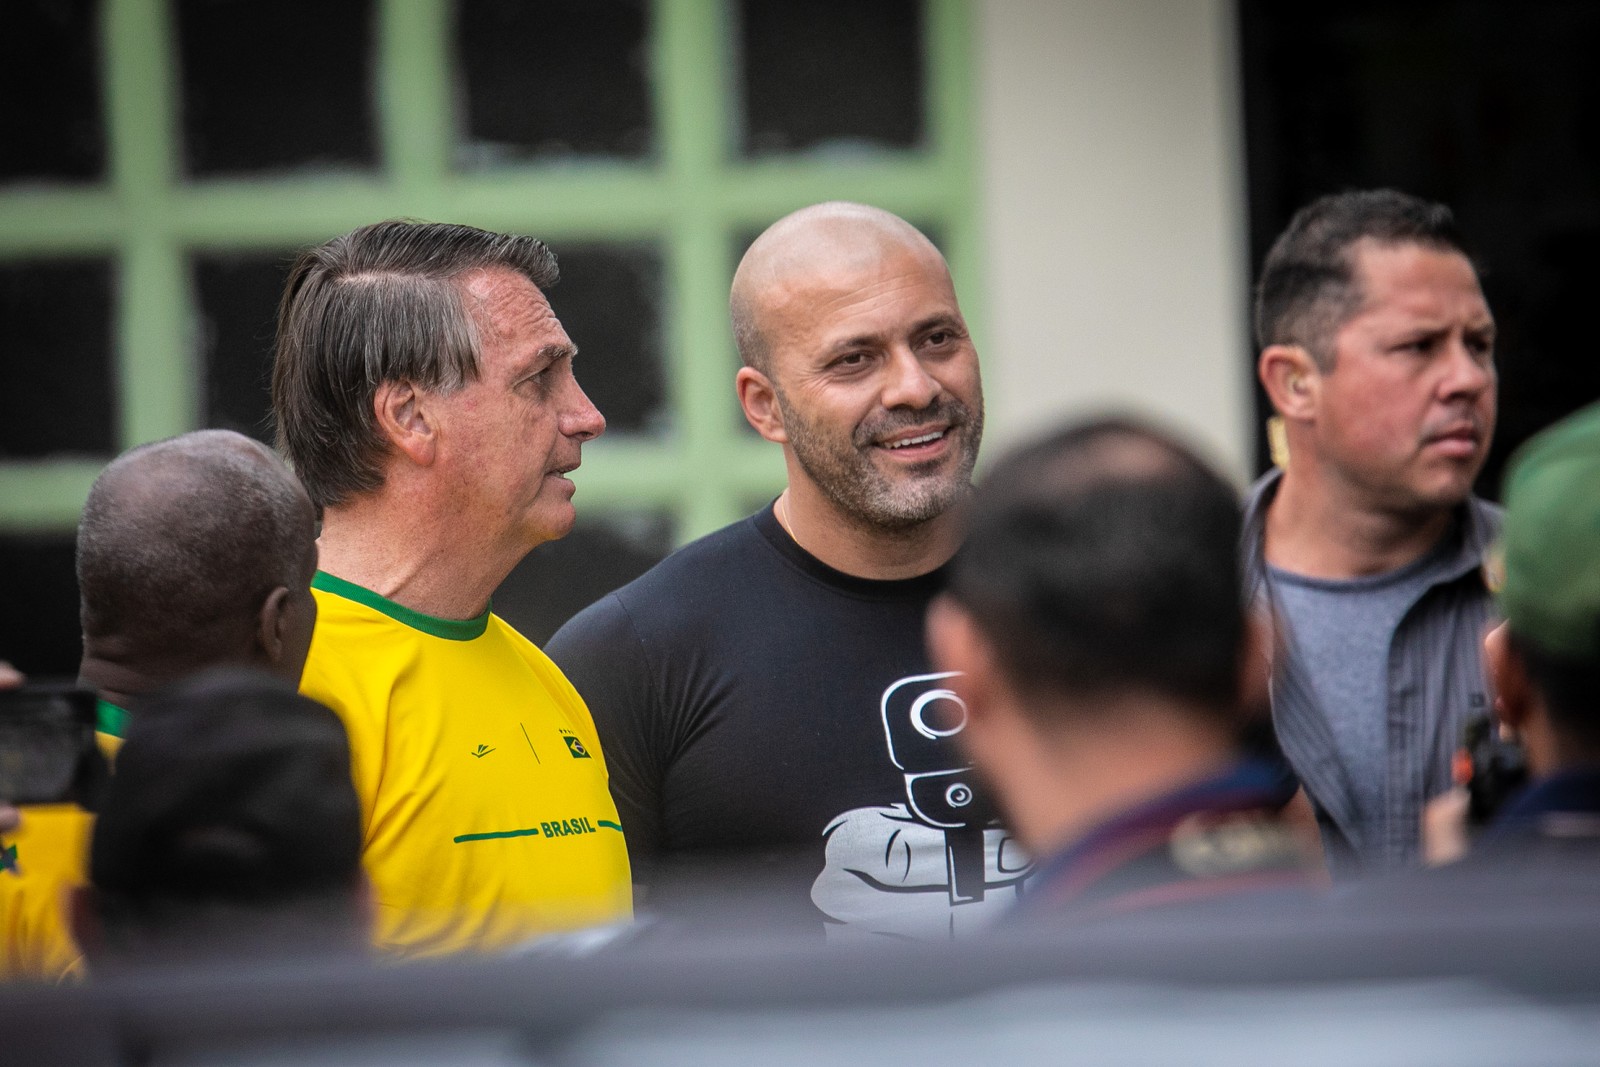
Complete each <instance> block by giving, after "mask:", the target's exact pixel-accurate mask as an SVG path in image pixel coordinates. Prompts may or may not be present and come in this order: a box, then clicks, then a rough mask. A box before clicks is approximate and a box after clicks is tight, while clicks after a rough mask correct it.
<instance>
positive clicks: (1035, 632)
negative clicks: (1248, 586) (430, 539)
mask: <svg viewBox="0 0 1600 1067" xmlns="http://www.w3.org/2000/svg"><path fill="white" fill-rule="evenodd" d="M1239 530H1240V517H1239V506H1238V498H1237V496H1236V495H1235V493H1234V490H1233V488H1232V487H1231V486H1229V484H1228V483H1227V482H1226V481H1225V480H1223V478H1222V477H1221V476H1219V475H1218V474H1216V473H1215V472H1214V471H1213V470H1211V468H1210V467H1208V466H1207V465H1206V464H1205V463H1203V462H1202V461H1201V460H1200V459H1198V458H1197V457H1196V456H1195V455H1194V454H1193V453H1192V452H1190V451H1189V450H1188V449H1187V448H1186V447H1185V446H1183V445H1182V444H1180V443H1178V442H1177V441H1176V440H1174V439H1173V438H1171V437H1168V436H1167V435H1165V434H1164V433H1162V432H1160V431H1157V430H1154V429H1152V428H1150V427H1147V426H1144V425H1142V424H1140V423H1138V422H1135V421H1132V420H1128V419H1120V418H1108V419H1097V420H1094V421H1091V422H1087V423H1082V424H1079V425H1076V426H1072V427H1068V428H1066V429H1063V430H1060V431H1058V432H1056V433H1053V434H1051V435H1049V436H1047V437H1045V438H1043V439H1041V440H1038V441H1036V442H1035V443H1033V444H1028V445H1024V446H1023V447H1021V448H1020V449H1018V450H1016V451H1013V452H1012V453H1010V454H1009V455H1008V456H1006V457H1005V458H1003V459H1001V460H1000V461H999V462H998V463H996V464H995V466H994V467H993V469H992V470H991V471H990V472H989V474H988V476H987V477H986V478H985V479H984V481H983V483H982V484H981V485H980V486H979V488H978V490H977V492H976V493H975V494H974V496H973V499H972V501H971V517H970V523H969V528H968V532H967V536H966V540H965V542H964V544H963V545H962V547H961V549H960V551H959V552H957V553H956V556H955V559H954V561H953V563H952V566H951V574H950V580H949V586H948V592H949V595H950V596H951V597H952V598H953V599H954V600H955V601H956V602H957V603H958V604H960V605H961V606H962V607H963V608H965V609H966V611H967V612H968V613H969V614H970V615H971V616H972V618H973V620H974V621H975V623H976V625H977V626H978V628H979V629H980V630H981V631H982V632H983V633H984V634H985V635H986V636H987V638H988V639H989V641H990V643H991V644H992V646H993V648H994V650H995V655H996V656H997V657H998V659H999V662H1000V666H1001V669H1002V670H1003V671H1004V672H1005V674H1006V675H1007V676H1008V677H1009V679H1010V681H1011V683H1012V684H1013V685H1014V686H1016V687H1017V689H1018V691H1019V692H1021V693H1023V694H1024V695H1027V696H1037V697H1050V696H1055V697H1067V698H1070V699H1071V700H1072V701H1073V704H1074V706H1079V705H1082V704H1084V703H1085V702H1088V703H1090V704H1092V702H1093V701H1094V700H1096V699H1103V698H1108V697H1114V696H1120V695H1138V694H1157V695H1160V696H1164V697H1168V698H1171V699H1174V700H1177V701H1180V702H1182V703H1183V704H1185V705H1187V706H1190V707H1193V708H1196V709H1198V711H1199V712H1200V713H1202V714H1204V715H1206V716H1209V717H1211V718H1213V719H1215V720H1216V721H1218V722H1219V723H1223V724H1226V725H1229V726H1232V725H1236V720H1237V719H1238V717H1239V715H1240V712H1239V669H1240V656H1241V652H1242V644H1243V640H1244V633H1245V605H1244V601H1243V598H1242V594H1241V592H1240V589H1241V585H1240V561H1239V554H1238V544H1239ZM1027 703H1028V705H1029V706H1030V707H1031V708H1034V709H1035V713H1036V714H1039V715H1048V714H1050V712H1049V711H1046V710H1044V709H1046V708H1053V707H1055V706H1057V704H1059V701H1057V702H1052V701H1050V700H1048V699H1040V700H1034V701H1028V702H1027ZM1041 721H1043V720H1041Z"/></svg>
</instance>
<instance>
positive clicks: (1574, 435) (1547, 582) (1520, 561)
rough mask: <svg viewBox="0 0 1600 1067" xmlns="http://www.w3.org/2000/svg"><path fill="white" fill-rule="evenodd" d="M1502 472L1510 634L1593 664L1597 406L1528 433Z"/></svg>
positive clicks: (1599, 505)
mask: <svg viewBox="0 0 1600 1067" xmlns="http://www.w3.org/2000/svg"><path fill="white" fill-rule="evenodd" d="M1509 470H1510V473H1509V474H1507V475H1506V480H1505V492H1504V493H1503V494H1502V496H1503V499H1504V502H1505V506H1506V520H1505V527H1504V529H1503V531H1502V532H1501V536H1500V547H1501V552H1502V553H1503V568H1504V569H1503V572H1502V574H1503V579H1502V582H1501V585H1500V592H1499V596H1500V608H1501V610H1502V611H1503V612H1504V613H1505V617H1506V620H1507V621H1508V622H1509V623H1510V624H1511V632H1512V633H1514V634H1516V635H1517V636H1518V637H1520V638H1522V639H1523V640H1526V641H1528V642H1529V643H1531V644H1532V645H1533V646H1534V647H1535V648H1538V649H1539V650H1540V651H1542V652H1545V653H1547V654H1549V655H1551V656H1556V657H1559V658H1562V659H1570V660H1576V661H1578V662H1584V663H1600V404H1591V405H1589V406H1588V407H1586V408H1584V409H1583V410H1582V411H1579V412H1578V413H1577V414H1575V415H1571V416H1568V417H1567V418H1565V419H1562V420H1561V421H1560V422H1558V423H1556V424H1555V425H1554V426H1551V427H1550V428H1549V429H1547V430H1545V431H1543V432H1542V433H1540V434H1538V435H1537V436H1536V437H1534V438H1532V439H1531V440H1530V441H1528V442H1527V444H1525V445H1523V446H1522V447H1521V448H1520V449H1518V450H1517V453H1516V455H1515V456H1513V457H1512V459H1511V464H1510V468H1509Z"/></svg>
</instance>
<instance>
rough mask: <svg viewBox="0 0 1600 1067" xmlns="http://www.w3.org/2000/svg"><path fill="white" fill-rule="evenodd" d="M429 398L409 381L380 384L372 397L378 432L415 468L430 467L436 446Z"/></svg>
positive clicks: (435, 431) (435, 430)
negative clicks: (413, 464) (415, 465)
mask: <svg viewBox="0 0 1600 1067" xmlns="http://www.w3.org/2000/svg"><path fill="white" fill-rule="evenodd" d="M429 395H430V394H427V393H424V392H423V391H422V390H420V389H418V388H417V387H416V386H414V385H412V384H411V383H410V382H383V383H381V384H380V385H379V386H378V391H377V392H376V393H375V394H374V395H373V397H372V413H373V415H375V416H376V417H377V420H378V432H379V433H380V434H381V435H383V438H384V440H386V441H388V442H389V444H390V445H391V446H393V447H394V449H395V450H396V451H398V452H400V453H401V454H402V455H404V456H406V457H407V458H409V459H410V460H411V462H413V463H415V464H417V465H418V466H419V467H427V466H430V465H432V463H433V460H434V456H435V455H436V454H437V450H438V445H439V442H438V433H437V430H438V427H437V426H435V425H434V423H433V420H432V418H431V416H432V412H431V410H430V409H429V404H428V398H429Z"/></svg>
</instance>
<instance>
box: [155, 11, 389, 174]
mask: <svg viewBox="0 0 1600 1067" xmlns="http://www.w3.org/2000/svg"><path fill="white" fill-rule="evenodd" d="M177 27H178V46H179V53H180V60H181V65H182V75H181V80H180V85H181V89H182V102H183V133H184V147H185V152H186V162H187V165H188V172H189V173H190V174H191V175H196V176H208V175H217V174H246V173H250V172H253V171H281V170H294V169H302V168H325V167H370V166H372V165H373V164H374V162H375V160H376V149H375V147H374V145H375V140H374V134H373V109H372V105H371V100H372V94H371V91H370V88H369V86H370V85H371V81H372V78H371V71H372V55H371V53H372V47H373V32H372V4H371V0H340V2H339V3H336V4H330V3H324V2H322V0H272V2H271V3H260V2H258V0H178V4H177Z"/></svg>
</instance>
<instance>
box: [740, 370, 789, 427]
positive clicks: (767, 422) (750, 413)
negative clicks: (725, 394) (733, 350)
mask: <svg viewBox="0 0 1600 1067" xmlns="http://www.w3.org/2000/svg"><path fill="white" fill-rule="evenodd" d="M733 387H734V388H735V389H736V390H737V391H738V393H739V406H740V407H741V408H743V409H744V417H745V418H746V419H747V420H748V421H749V423H750V425H751V426H753V427H754V428H755V431H756V433H758V434H760V435H761V436H762V437H765V438H766V439H767V440H768V441H772V442H774V443H776V444H780V445H782V444H788V442H789V433H788V431H787V430H785V429H784V426H783V410H782V409H781V408H779V407H778V393H777V390H776V389H775V388H774V387H773V384H772V380H771V379H770V378H768V377H767V376H766V375H765V374H763V373H761V372H760V371H758V370H756V369H755V368H754V367H740V368H739V373H738V374H736V375H734V379H733Z"/></svg>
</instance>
